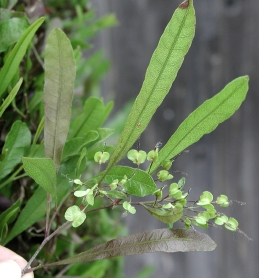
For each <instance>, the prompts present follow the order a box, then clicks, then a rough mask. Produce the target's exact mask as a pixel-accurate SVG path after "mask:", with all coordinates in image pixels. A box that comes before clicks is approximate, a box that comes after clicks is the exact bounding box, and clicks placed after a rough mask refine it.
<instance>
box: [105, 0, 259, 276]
mask: <svg viewBox="0 0 259 278" xmlns="http://www.w3.org/2000/svg"><path fill="white" fill-rule="evenodd" d="M180 3H181V0H179V1H169V0H164V1H153V0H143V1H133V0H132V1H127V2H125V1H124V2H122V1H120V0H109V1H108V4H107V5H106V6H107V8H108V9H109V10H110V11H114V12H115V13H116V14H117V16H118V18H119V21H120V27H118V28H116V29H113V30H111V31H110V34H109V36H107V34H106V35H105V36H107V37H108V38H109V40H103V41H102V42H103V46H104V47H105V49H108V51H107V55H108V56H109V57H110V58H111V59H112V61H113V69H112V72H111V73H110V75H109V79H108V80H106V82H107V83H106V84H109V86H110V89H109V90H110V91H115V92H116V93H117V95H116V99H115V109H116V108H117V109H120V108H121V107H122V106H123V101H126V100H129V99H130V98H134V97H135V96H136V94H137V92H138V91H139V88H140V86H141V83H142V81H143V78H144V73H145V69H146V66H147V64H148V61H149V58H150V56H151V54H152V51H153V50H154V47H155V46H156V43H157V41H158V38H159V36H160V34H161V32H162V30H163V29H164V27H165V25H166V23H167V21H168V20H169V18H170V17H171V14H172V13H173V11H174V10H175V8H176V7H177V6H178V5H179V4H180ZM194 6H195V10H196V16H197V26H196V37H195V38H194V42H193V45H192V47H191V49H190V52H189V53H188V55H187V57H186V59H185V61H184V63H183V67H182V68H181V69H180V72H179V74H178V77H177V78H176V81H175V83H174V85H173V88H172V90H171V93H169V95H168V96H167V98H166V99H165V101H164V103H163V104H162V106H161V107H160V109H158V111H157V113H156V114H155V118H153V120H152V121H151V124H150V125H149V127H148V129H147V132H145V133H144V134H143V136H142V137H141V148H143V149H144V150H149V149H150V148H152V147H154V144H155V143H156V142H157V141H162V142H163V143H165V142H166V140H167V139H168V138H169V137H170V135H171V134H172V132H174V130H175V129H176V128H177V126H178V125H179V124H180V123H181V121H182V120H183V119H184V118H185V117H186V116H187V115H188V114H189V113H190V112H191V111H193V110H194V109H195V108H196V107H197V106H198V105H199V104H201V103H202V102H203V101H204V100H206V99H208V98H210V97H212V96H213V95H214V94H216V93H217V92H218V91H219V90H220V89H221V88H222V87H223V86H225V85H226V84H227V82H229V81H230V80H232V79H234V78H236V77H237V76H240V75H244V74H248V75H249V76H250V90H249V93H248V96H247V99H246V100H245V102H244V104H243V105H242V107H241V109H240V111H238V112H237V113H236V114H235V115H234V116H233V117H232V118H231V119H230V120H228V121H227V122H225V123H223V124H222V125H221V126H219V127H218V128H217V129H216V130H215V131H214V132H213V133H212V134H210V135H206V136H205V137H204V138H203V139H202V140H201V141H200V142H198V143H196V144H195V145H193V146H192V147H191V148H190V152H189V153H188V154H183V155H182V156H181V157H179V158H178V159H177V161H176V163H175V165H174V169H176V170H181V171H184V172H187V173H188V176H187V183H186V187H187V188H189V187H191V188H192V191H191V194H192V196H193V198H194V197H197V196H198V195H199V193H200V192H202V191H203V190H206V189H207V190H211V191H212V192H213V193H214V195H215V196H217V195H219V194H224V193H225V194H226V195H228V196H229V197H230V199H234V200H240V201H243V202H246V203H247V205H246V206H240V205H238V204H233V205H232V206H231V207H230V208H229V209H228V210H227V214H229V215H232V216H234V217H236V218H238V220H239V222H240V228H241V229H242V230H244V231H245V232H246V233H247V234H248V236H250V237H251V238H253V240H254V241H253V242H250V241H248V240H247V239H246V238H244V237H242V236H239V235H237V234H234V233H232V232H229V231H226V230H225V229H211V230H210V231H209V233H210V235H211V237H212V238H213V239H214V240H215V242H216V243H217V244H218V246H217V248H216V250H215V251H213V252H211V253H206V254H205V255H204V254H203V253H197V255H195V254H194V255H193V254H191V253H190V254H174V255H168V256H164V255H160V254H159V255H158V254H156V255H154V257H153V255H150V254H149V255H147V256H144V255H143V256H142V255H141V256H136V257H127V258H126V270H127V273H128V274H127V276H128V277H132V276H133V274H134V273H136V272H137V271H136V272H134V273H133V268H132V265H134V270H136V269H137V268H138V269H140V268H141V267H143V266H144V265H147V264H149V263H150V264H152V265H156V271H155V272H154V274H153V276H151V277H150V278H153V277H161V275H160V274H161V272H162V273H163V278H169V277H173V276H175V277H186V278H198V277H199V278H200V277H210V278H219V277H228V278H229V277H230V278H232V277H257V274H258V272H259V265H258V263H257V258H258V256H259V254H258V253H259V246H258V232H257V231H258V229H259V220H258V217H257V216H256V215H255V217H254V218H253V217H252V216H254V214H255V212H256V211H257V210H258V208H257V200H256V198H257V196H258V195H259V194H258V193H259V192H258V191H259V189H258V185H257V180H258V174H257V172H258V169H259V165H258V164H259V159H258V157H259V148H258V142H259V129H258V122H259V109H258V108H257V106H258V102H259V101H258V100H259V97H258V96H259V94H258V88H259V84H258V83H259V78H258V72H259V70H258V69H259V51H258V45H259V33H258V30H257V27H258V26H259V16H258V15H259V5H258V1H256V0H248V1H228V0H222V1H218V0H210V1H207V0H199V1H198V0H196V1H195V0H194ZM107 37H106V38H107ZM106 46H107V47H108V48H106ZM106 88H109V87H106ZM106 93H108V92H107V91H106ZM170 117H171V119H170ZM166 118H169V119H170V120H166ZM176 176H177V175H176ZM177 178H179V176H177ZM138 213H140V215H139V217H140V219H141V220H143V221H137V222H135V219H136V216H131V217H128V218H127V223H128V225H129V229H130V231H131V232H136V231H141V230H143V229H145V228H147V229H150V228H157V227H161V226H160V223H159V222H157V221H156V220H155V221H154V222H152V221H151V219H149V218H147V215H146V214H145V212H143V214H141V211H140V210H139V211H138ZM201 266H202V267H203V268H202V269H201Z"/></svg>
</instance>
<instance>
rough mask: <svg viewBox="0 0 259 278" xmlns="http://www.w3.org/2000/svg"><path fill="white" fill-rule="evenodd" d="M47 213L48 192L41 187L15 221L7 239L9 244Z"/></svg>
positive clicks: (6, 241)
mask: <svg viewBox="0 0 259 278" xmlns="http://www.w3.org/2000/svg"><path fill="white" fill-rule="evenodd" d="M45 213H46V192H45V191H44V189H43V188H41V187H39V188H38V189H37V190H36V191H35V193H34V194H33V196H32V197H31V198H30V199H29V201H28V202H27V203H26V206H25V207H24V209H23V210H22V212H21V214H20V215H19V217H18V219H17V221H16V222H15V224H14V226H13V228H12V230H11V232H10V234H9V235H8V236H7V238H6V240H5V244H7V243H8V242H9V241H10V240H12V239H13V238H14V237H16V236H17V235H19V234H20V233H22V232H23V231H25V230H26V229H28V228H29V227H31V226H32V225H33V224H34V223H35V222H37V221H38V220H39V219H41V218H43V217H44V215H45Z"/></svg>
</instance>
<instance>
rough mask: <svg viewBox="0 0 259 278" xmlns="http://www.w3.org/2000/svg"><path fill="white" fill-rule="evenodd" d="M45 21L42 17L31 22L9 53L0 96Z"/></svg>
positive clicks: (0, 73) (2, 74)
mask: <svg viewBox="0 0 259 278" xmlns="http://www.w3.org/2000/svg"><path fill="white" fill-rule="evenodd" d="M43 21H44V18H43V17H41V18H39V19H38V20H36V21H35V22H34V23H33V24H31V25H30V27H29V28H28V29H27V30H26V31H25V32H24V33H23V35H22V36H21V38H20V39H19V41H18V42H17V43H16V45H15V46H14V48H13V50H12V51H11V53H10V54H9V55H8V58H7V59H6V62H5V63H4V66H3V67H2V69H1V71H0V80H1V82H0V98H1V97H2V95H3V94H4V92H5V90H6V88H7V86H8V85H9V83H10V82H11V81H12V79H13V77H14V75H15V74H16V72H17V69H18V67H19V64H20V62H21V60H22V58H23V56H24V54H25V52H26V50H27V47H28V45H29V44H30V42H31V40H32V38H33V36H34V34H35V32H36V31H37V30H38V28H39V27H40V26H41V24H42V23H43Z"/></svg>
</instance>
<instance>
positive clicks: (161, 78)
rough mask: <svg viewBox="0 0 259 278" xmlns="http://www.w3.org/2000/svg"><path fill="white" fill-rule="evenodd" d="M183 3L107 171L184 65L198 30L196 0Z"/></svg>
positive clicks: (160, 45)
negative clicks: (194, 5) (196, 29)
mask: <svg viewBox="0 0 259 278" xmlns="http://www.w3.org/2000/svg"><path fill="white" fill-rule="evenodd" d="M184 3H185V6H184V5H183V4H182V5H180V6H179V8H178V9H177V10H176V11H175V13H174V15H173V17H172V19H171V20H170V22H169V23H168V25H167V27H166V29H165V31H164V33H163V35H162V36H161V38H160V40H159V43H158V46H157V48H156V50H155V51H154V53H153V55H152V58H151V60H150V64H149V66H148V68H147V72H146V76H145V80H144V82H143V85H142V88H141V90H140V93H139V95H138V97H137V98H136V100H135V102H134V104H133V107H132V109H131V112H130V115H129V116H128V119H127V121H126V124H125V126H124V129H123V131H122V133H121V135H120V137H119V140H118V143H117V145H116V147H115V151H114V153H113V155H112V157H111V159H110V163H109V165H108V167H107V171H106V172H108V171H109V170H110V168H111V167H112V166H113V165H114V164H116V163H117V162H118V161H119V160H120V159H121V158H122V157H123V155H124V154H125V153H126V152H127V151H128V150H129V149H130V147H131V146H132V145H133V144H134V142H135V141H136V140H137V139H138V138H139V136H140V134H141V133H142V132H143V131H144V130H145V128H146V127H147V125H148V123H149V121H150V119H151V117H152V116H153V114H154V113H155V111H156V109H157V108H158V107H159V105H160V104H161V102H162V101H163V99H164V98H165V96H166V95H167V93H168V91H169V89H170V88H171V85H172V82H173V81H174V80H175V77H176V75H177V72H178V70H179V68H180V67H181V65H182V62H183V59H184V56H185V55H186V53H187V52H188V49H189V47H190V45H191V42H192V39H193V37H194V32H195V12H194V8H193V1H192V0H189V1H185V2H184ZM106 172H105V173H106Z"/></svg>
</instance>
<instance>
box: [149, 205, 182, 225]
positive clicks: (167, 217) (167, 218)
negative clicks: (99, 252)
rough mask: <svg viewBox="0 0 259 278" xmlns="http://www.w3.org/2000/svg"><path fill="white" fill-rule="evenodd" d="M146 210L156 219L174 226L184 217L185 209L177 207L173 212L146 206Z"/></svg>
mask: <svg viewBox="0 0 259 278" xmlns="http://www.w3.org/2000/svg"><path fill="white" fill-rule="evenodd" d="M144 207H145V209H146V210H147V211H148V212H149V213H150V214H151V215H152V216H154V217H155V218H156V219H158V220H159V221H161V222H163V223H166V224H173V223H175V222H177V221H178V220H179V219H181V217H182V216H183V207H182V206H176V207H175V208H174V209H173V210H170V211H167V210H163V209H157V208H150V207H148V206H144Z"/></svg>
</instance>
